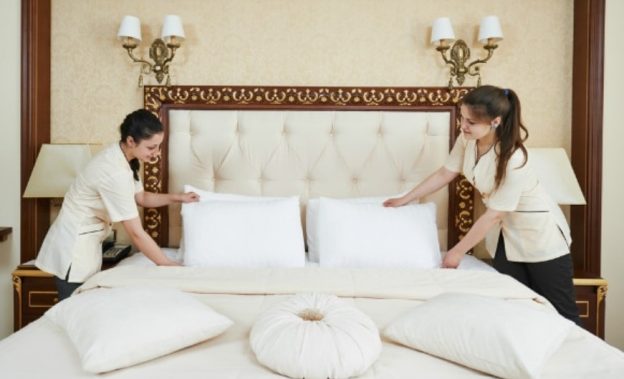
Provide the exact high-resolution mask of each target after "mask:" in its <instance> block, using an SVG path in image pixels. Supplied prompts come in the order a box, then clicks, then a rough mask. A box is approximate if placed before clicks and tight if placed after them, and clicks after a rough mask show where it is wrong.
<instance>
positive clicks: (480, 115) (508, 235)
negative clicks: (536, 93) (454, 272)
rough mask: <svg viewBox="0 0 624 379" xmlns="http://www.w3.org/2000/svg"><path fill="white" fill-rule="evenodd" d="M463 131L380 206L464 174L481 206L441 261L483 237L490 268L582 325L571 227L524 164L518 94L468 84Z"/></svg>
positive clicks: (454, 258)
mask: <svg viewBox="0 0 624 379" xmlns="http://www.w3.org/2000/svg"><path fill="white" fill-rule="evenodd" d="M461 131H462V133H461V135H460V136H459V137H458V138H457V141H456V142H455V145H454V147H453V149H452V150H451V153H450V155H449V157H448V159H447V161H446V164H445V165H444V167H442V168H440V169H439V170H437V171H436V172H434V173H433V174H432V175H431V176H429V177H428V178H427V179H425V180H424V181H423V182H422V183H420V184H419V185H417V186H416V187H415V188H414V189H413V190H411V191H410V192H409V193H407V194H406V195H404V196H402V197H400V198H393V199H388V200H386V201H385V202H384V205H385V206H387V207H398V206H402V205H404V204H407V203H409V202H411V201H413V200H416V199H420V198H422V197H424V196H427V195H428V194H430V193H432V192H435V191H437V190H439V189H440V188H442V187H444V186H446V185H448V184H449V183H450V182H451V181H452V180H453V179H455V178H456V177H457V176H458V175H459V174H460V173H462V174H463V175H464V176H465V177H466V179H467V180H468V181H469V182H470V183H471V184H472V185H473V187H474V188H475V189H476V190H477V191H478V192H479V193H480V194H481V197H482V199H483V203H484V204H485V206H486V208H487V209H486V211H485V213H484V214H483V215H481V217H479V218H478V219H477V221H476V222H475V223H474V225H473V226H472V228H471V229H470V230H469V231H468V233H467V234H466V235H465V236H464V238H462V240H461V241H460V242H458V243H457V244H456V245H455V246H453V247H452V248H451V249H450V250H449V251H448V252H447V254H446V256H445V257H444V261H443V263H442V265H443V267H447V268H456V267H457V266H458V265H459V262H460V261H461V259H462V258H463V256H464V254H466V252H467V251H469V250H470V249H472V248H473V247H474V246H475V245H476V244H477V243H478V242H479V241H481V240H482V239H483V238H485V244H486V248H487V250H488V252H489V254H490V255H491V256H492V257H493V258H494V268H496V269H497V270H498V271H499V272H501V273H504V274H508V275H510V276H512V277H514V278H515V279H517V280H518V281H520V282H522V283H523V284H525V285H527V286H528V287H530V288H531V289H533V290H534V291H535V292H537V293H539V294H541V295H542V296H544V297H545V298H546V299H548V300H549V301H550V302H551V303H552V304H553V305H554V306H555V308H556V309H557V311H559V313H560V314H561V315H563V316H564V317H566V318H568V319H570V320H572V321H574V322H576V323H577V324H579V325H580V319H579V315H578V308H577V307H576V302H575V293H574V286H573V283H572V276H573V270H572V258H571V256H570V248H569V246H570V243H571V238H570V229H569V227H568V224H567V222H566V220H565V217H564V216H563V213H562V212H561V209H560V208H559V206H558V205H557V204H556V203H555V202H554V201H553V200H552V199H551V198H550V196H549V195H548V194H547V193H546V192H545V191H544V189H543V188H542V186H541V185H540V183H539V181H538V179H537V177H536V176H535V174H534V172H533V171H532V170H531V167H530V165H528V164H527V163H528V161H529V157H528V153H527V149H526V148H525V147H524V141H525V140H526V139H527V137H528V132H527V129H526V128H525V126H524V125H523V124H522V120H521V117H520V100H519V99H518V96H517V95H516V93H515V92H514V91H512V90H511V89H502V88H498V87H494V86H482V87H478V88H476V89H474V90H472V91H471V92H470V93H468V94H467V95H466V97H464V99H463V101H462V105H461Z"/></svg>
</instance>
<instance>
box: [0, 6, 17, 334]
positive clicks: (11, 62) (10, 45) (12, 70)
mask: <svg viewBox="0 0 624 379" xmlns="http://www.w3.org/2000/svg"><path fill="white" fill-rule="evenodd" d="M0 35H1V36H3V41H4V42H3V46H2V50H3V51H2V59H0V83H2V85H0V107H1V108H0V114H2V121H1V122H0V132H1V133H2V138H0V175H1V178H2V184H1V185H0V226H11V227H13V234H11V236H10V237H9V239H8V240H7V241H4V242H0V338H2V337H4V336H6V335H8V334H9V333H11V332H12V331H13V286H12V284H11V271H13V269H14V268H15V267H16V266H17V264H18V263H19V228H20V216H19V215H20V213H19V212H20V204H19V197H20V193H19V192H20V188H19V186H20V165H19V161H20V149H19V146H20V135H19V132H20V126H19V125H20V116H19V111H20V108H19V107H20V98H19V94H20V90H19V86H20V68H19V64H20V58H19V57H20V1H19V0H5V1H2V2H0Z"/></svg>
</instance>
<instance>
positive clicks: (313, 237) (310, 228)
mask: <svg viewBox="0 0 624 379" xmlns="http://www.w3.org/2000/svg"><path fill="white" fill-rule="evenodd" d="M396 196H400V195H396ZM396 196H375V197H350V198H345V199H340V200H342V201H350V202H354V203H363V204H379V205H381V204H383V202H384V201H386V200H388V199H389V198H391V197H396ZM319 202H320V199H319V198H314V199H308V205H307V207H306V243H307V245H308V259H309V260H310V262H317V263H318V261H319V253H318V239H319V235H318V223H319V219H318V212H319Z"/></svg>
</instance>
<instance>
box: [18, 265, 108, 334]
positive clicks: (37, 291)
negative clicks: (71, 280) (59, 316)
mask: <svg viewBox="0 0 624 379" xmlns="http://www.w3.org/2000/svg"><path fill="white" fill-rule="evenodd" d="M113 266H114V264H105V265H104V266H103V267H102V269H103V270H105V269H107V268H111V267H113ZM13 289H14V292H13V330H14V331H17V330H19V329H21V328H23V327H24V326H26V325H28V324H29V323H31V322H33V321H35V320H36V319H38V318H39V317H41V316H43V314H44V313H45V312H46V311H47V310H48V309H50V308H51V307H52V306H53V305H54V304H56V303H57V302H58V292H57V291H56V285H55V284H54V276H53V275H52V274H48V273H47V272H43V271H41V270H39V269H38V268H37V267H35V266H34V265H33V264H32V263H26V264H21V265H19V266H17V268H16V269H15V271H13Z"/></svg>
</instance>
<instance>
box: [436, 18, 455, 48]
mask: <svg viewBox="0 0 624 379" xmlns="http://www.w3.org/2000/svg"><path fill="white" fill-rule="evenodd" d="M441 40H448V41H453V40H455V33H454V32H453V26H452V25H451V20H450V19H449V18H448V17H440V18H437V19H436V20H435V21H434V22H433V27H432V28H431V43H433V44H435V43H436V42H439V41H441Z"/></svg>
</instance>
